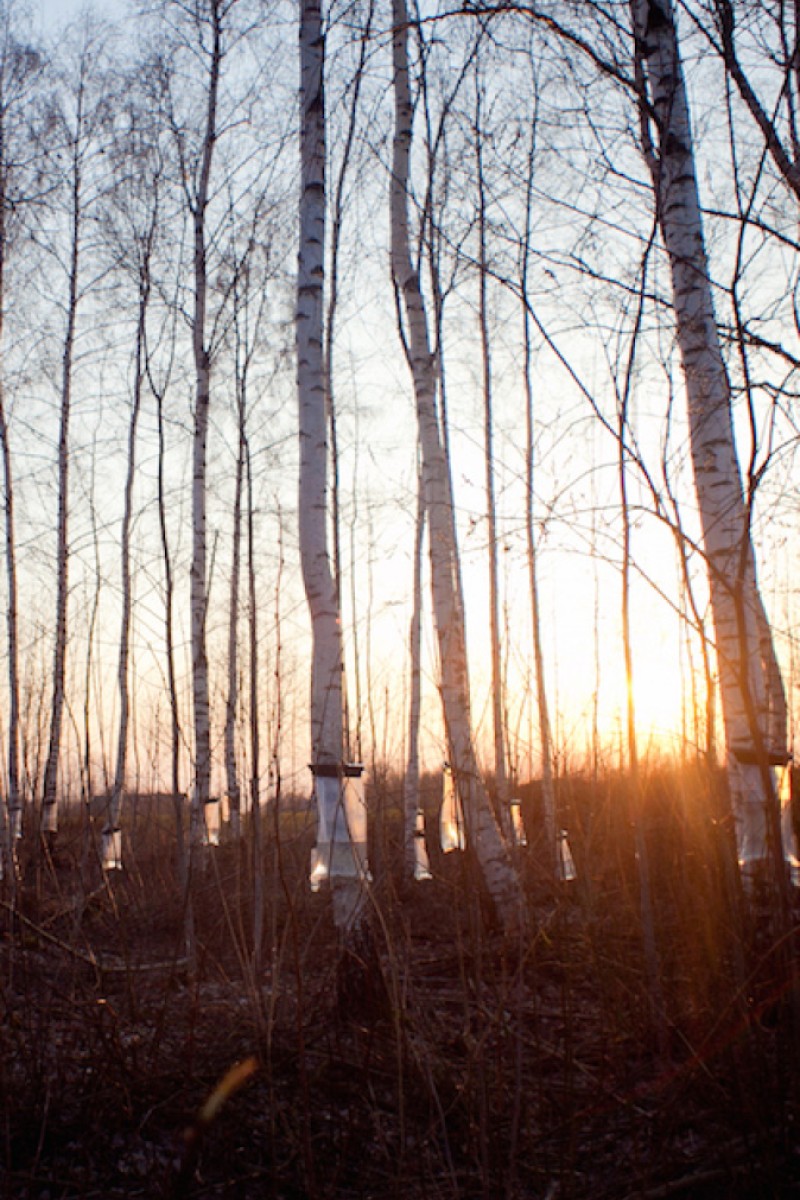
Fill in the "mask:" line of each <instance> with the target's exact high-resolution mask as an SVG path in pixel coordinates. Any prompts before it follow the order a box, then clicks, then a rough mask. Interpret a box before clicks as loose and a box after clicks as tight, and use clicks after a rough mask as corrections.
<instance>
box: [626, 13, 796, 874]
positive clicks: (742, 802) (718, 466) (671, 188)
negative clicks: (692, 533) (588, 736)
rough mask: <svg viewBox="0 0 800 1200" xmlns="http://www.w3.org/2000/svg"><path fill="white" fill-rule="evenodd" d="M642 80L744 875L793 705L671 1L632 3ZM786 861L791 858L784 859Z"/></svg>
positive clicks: (771, 815) (773, 848) (771, 833)
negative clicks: (739, 418) (778, 652)
mask: <svg viewBox="0 0 800 1200" xmlns="http://www.w3.org/2000/svg"><path fill="white" fill-rule="evenodd" d="M631 7H632V12H633V20H634V33H635V39H636V56H637V68H638V71H639V73H640V75H641V78H642V80H643V82H644V83H646V86H647V90H648V92H649V96H648V99H649V102H650V104H651V105H652V111H653V113H654V119H653V122H652V124H653V127H654V130H655V134H656V138H655V147H654V153H652V154H650V155H649V156H648V158H649V164H650V167H651V171H652V175H653V185H654V189H655V193H656V204H657V211H658V218H659V224H660V228H661V232H662V236H663V239H664V244H665V246H666V249H667V253H668V255H669V261H670V269H671V273H672V288H673V303H674V308H675V318H676V326H677V337H678V344H679V347H680V352H681V358H682V361H683V369H684V377H685V384H686V394H687V400H688V408H689V432H690V444H691V454H692V464H693V468H694V476H695V488H696V492H697V499H698V505H699V509H700V518H701V522H702V528H703V543H704V548H705V553H706V558H707V562H708V571H709V580H710V589H711V605H712V611H713V616H714V628H715V634H716V651H717V660H718V669H719V680H720V693H721V698H722V713H723V720H724V724H725V736H726V742H727V748H728V776H729V780H730V789H731V800H732V804H733V812H734V819H735V822H736V833H737V843H738V848H739V858H740V862H741V865H742V867H743V869H744V871H745V874H747V873H749V872H750V871H752V870H754V869H755V870H760V869H763V868H764V866H765V864H766V863H767V862H768V861H769V860H770V859H771V858H772V859H773V861H774V863H775V864H777V862H778V861H779V858H780V855H781V853H782V850H781V834H780V823H779V813H778V800H777V796H776V790H775V780H774V768H776V767H782V766H783V765H784V764H785V763H786V762H787V760H788V753H787V744H786V705H785V697H784V694H783V687H782V683H781V680H780V671H779V669H778V667H777V662H776V659H775V654H774V648H773V643H772V639H771V636H770V634H769V627H768V624H767V621H766V617H765V614H764V610H763V606H762V602H761V598H760V596H759V593H758V585H757V583H756V573H755V563H754V555H753V548H752V543H751V537H750V504H749V502H748V501H747V500H746V499H745V496H744V494H743V489H742V480H741V475H740V471H739V463H738V460H737V457H736V447H735V439H734V430H733V416H732V407H731V389H730V381H729V378H728V373H727V370H726V367H725V363H724V360H723V357H722V352H721V348H720V340H719V335H718V330H717V324H716V319H715V315H714V306H713V299H712V291H711V285H710V282H709V275H708V262H707V258H706V252H705V246H704V242H703V226H702V217H701V213H700V203H699V197H698V189H697V180H696V176H695V169H694V156H693V149H692V133H691V126H690V118H689V108H688V102H687V98H686V91H685V86H684V80H683V72H682V67H681V61H680V53H679V48H678V39H677V32H676V29H675V24H674V15H673V10H672V5H671V0H632V4H631ZM786 849H787V851H788V850H789V847H787V848H786Z"/></svg>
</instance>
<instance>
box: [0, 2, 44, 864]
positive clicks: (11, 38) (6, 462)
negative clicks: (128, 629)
mask: <svg viewBox="0 0 800 1200" xmlns="http://www.w3.org/2000/svg"><path fill="white" fill-rule="evenodd" d="M43 61H44V60H43V58H42V56H41V54H40V53H39V52H38V51H37V50H36V49H35V48H34V47H33V46H31V45H28V44H26V43H25V42H24V41H22V40H21V38H20V34H19V29H18V26H17V17H16V12H15V9H14V6H13V5H7V6H5V7H4V8H3V10H2V16H1V17H0V457H1V458H2V471H3V491H4V522H5V552H6V581H7V582H6V586H7V589H8V595H7V602H6V637H7V648H8V752H7V753H8V762H7V780H8V783H7V793H6V805H7V810H8V823H7V826H6V835H7V838H8V841H7V844H6V845H5V846H3V847H2V850H0V864H2V860H3V858H5V860H6V864H7V866H8V868H9V873H10V875H11V878H12V884H13V880H14V878H15V852H14V843H15V841H16V840H17V838H19V837H20V836H21V835H22V792H21V787H20V684H19V632H18V629H19V624H18V603H19V600H18V597H19V588H18V581H17V546H16V518H15V499H14V472H13V467H12V452H11V438H10V431H9V419H8V404H7V393H6V372H5V355H4V349H5V347H4V330H5V313H6V309H7V306H8V299H7V286H8V271H7V265H6V264H7V259H8V256H9V253H10V252H11V250H12V249H13V239H14V233H15V230H14V224H15V223H16V222H18V221H19V219H20V212H21V211H22V210H23V208H24V207H26V201H27V202H30V201H31V200H32V199H33V191H32V188H33V179H32V177H31V171H30V164H31V162H32V160H33V159H34V157H35V147H34V145H33V143H32V142H31V140H30V139H29V138H28V136H27V130H26V129H25V110H26V106H27V105H28V104H29V103H30V99H31V93H32V89H33V87H34V86H35V84H36V81H37V79H38V78H39V76H40V72H41V69H42V66H43Z"/></svg>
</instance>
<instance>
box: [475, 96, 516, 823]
mask: <svg viewBox="0 0 800 1200" xmlns="http://www.w3.org/2000/svg"><path fill="white" fill-rule="evenodd" d="M476 88H477V100H476V108H475V168H476V174H477V187H478V320H479V325H480V335H481V359H482V366H483V437H484V443H483V446H484V478H485V488H486V524H487V532H488V535H489V537H488V541H489V545H488V548H487V553H488V556H489V643H490V648H491V662H492V734H493V739H494V786H495V797H496V801H497V810H498V811H499V812H500V813H501V814H502V819H503V820H505V821H507V822H509V831H510V810H509V807H508V802H509V791H508V778H507V774H506V745H505V732H504V703H503V700H504V694H505V688H504V681H503V670H502V661H501V653H500V582H499V569H498V562H497V500H496V497H495V487H494V477H495V466H494V416H493V396H492V382H493V381H492V352H491V336H490V333H489V296H488V283H487V273H488V260H487V251H486V183H485V180H484V169H483V138H484V136H485V134H484V130H483V122H482V111H481V108H482V106H481V82H480V78H478V80H477V82H476Z"/></svg>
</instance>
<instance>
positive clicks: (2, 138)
mask: <svg viewBox="0 0 800 1200" xmlns="http://www.w3.org/2000/svg"><path fill="white" fill-rule="evenodd" d="M7 153H8V150H7V137H6V98H5V96H0V456H2V460H3V490H4V493H5V502H4V518H5V547H6V581H7V588H8V604H7V609H6V631H7V633H6V636H7V646H8V765H7V769H8V791H7V795H6V806H7V812H8V820H7V822H6V823H5V825H4V829H5V838H4V845H3V846H2V847H0V865H2V864H3V860H5V866H6V867H7V871H8V877H9V879H10V880H11V888H12V895H13V894H15V892H16V848H15V843H16V840H17V838H18V837H19V836H20V835H21V833H22V796H21V793H20V784H19V637H18V625H17V549H16V525H15V519H14V476H13V471H12V467H11V446H10V442H9V434H8V422H7V420H6V394H5V371H4V363H5V343H4V329H5V310H6V292H5V287H6V269H5V268H6V253H7V249H8V230H7V225H6V205H7V203H8V195H7V191H8V189H7V169H8V168H7V163H8V158H7Z"/></svg>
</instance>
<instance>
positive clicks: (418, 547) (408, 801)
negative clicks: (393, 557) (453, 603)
mask: <svg viewBox="0 0 800 1200" xmlns="http://www.w3.org/2000/svg"><path fill="white" fill-rule="evenodd" d="M424 533H425V497H424V494H423V488H422V479H421V478H419V477H418V479H417V524H416V529H415V531H414V586H413V599H412V610H411V622H410V625H409V634H408V643H409V660H410V662H409V669H410V673H411V681H410V682H411V686H410V692H409V700H408V762H407V763H406V774H405V779H404V780H403V809H404V830H405V839H404V842H405V865H406V873H407V874H408V876H409V878H418V876H417V865H418V863H419V861H420V856H419V839H420V836H422V839H423V849H424V839H425V829H424V820H423V828H422V832H421V834H420V828H419V726H420V716H421V711H422V546H423V540H424Z"/></svg>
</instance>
